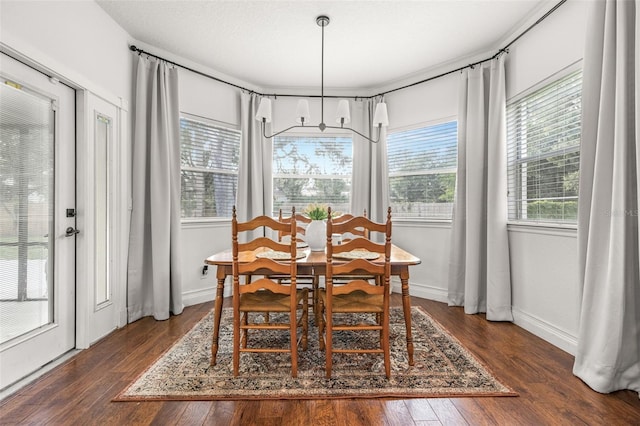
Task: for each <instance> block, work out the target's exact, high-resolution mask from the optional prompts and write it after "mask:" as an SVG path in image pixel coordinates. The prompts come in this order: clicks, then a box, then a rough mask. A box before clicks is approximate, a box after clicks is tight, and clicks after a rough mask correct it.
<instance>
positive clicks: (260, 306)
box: [231, 206, 309, 377]
mask: <svg viewBox="0 0 640 426" xmlns="http://www.w3.org/2000/svg"><path fill="white" fill-rule="evenodd" d="M258 228H263V229H264V230H265V231H267V230H272V232H280V231H285V230H288V231H289V232H290V234H291V241H290V242H289V243H287V244H283V243H279V242H277V241H275V240H273V239H272V238H267V237H263V236H261V237H257V238H254V239H253V240H250V241H248V242H243V243H241V242H239V238H238V237H239V235H241V234H242V233H244V232H246V233H247V234H250V231H253V230H255V229H258ZM231 229H232V246H233V374H234V376H237V375H238V374H239V368H240V354H241V353H242V352H289V353H290V354H291V375H292V376H293V377H296V376H297V371H298V345H299V344H300V343H302V348H303V349H304V350H306V349H307V333H308V324H309V321H308V311H309V307H308V297H309V296H308V290H307V289H297V288H296V278H297V277H296V273H297V266H296V257H297V250H296V221H295V219H294V220H292V221H290V223H282V222H279V221H277V220H275V219H273V218H271V217H268V216H258V217H256V218H254V219H251V220H249V221H247V222H238V220H237V216H236V208H235V206H234V207H233V217H232V223H231ZM272 275H274V276H275V275H277V276H287V278H288V280H287V283H280V282H278V280H274V279H271V278H270V276H272ZM241 277H244V278H246V281H248V282H244V283H241ZM299 312H300V313H299ZM268 313H271V319H268V315H267V314H268ZM274 313H282V314H286V315H278V316H277V317H278V318H277V319H276V320H275V321H273V320H274V315H273V314H274ZM298 313H299V314H298ZM250 314H252V315H250ZM258 314H262V315H258ZM283 318H285V319H283ZM260 319H262V321H260ZM298 328H301V329H302V332H301V336H300V339H298V333H297V329H298ZM249 330H255V331H254V332H252V334H251V335H252V336H254V337H253V338H252V340H251V343H252V344H251V345H249V339H248V333H249ZM270 330H282V331H285V330H286V331H288V332H289V335H290V338H289V346H288V347H279V348H274V347H264V346H259V345H258V346H254V343H256V342H259V341H260V339H259V338H258V336H257V335H258V334H259V333H260V332H268V331H270Z"/></svg>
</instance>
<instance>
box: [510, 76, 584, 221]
mask: <svg viewBox="0 0 640 426" xmlns="http://www.w3.org/2000/svg"><path fill="white" fill-rule="evenodd" d="M581 87H582V71H580V70H579V71H575V72H572V73H571V74H569V75H566V76H565V77H563V78H561V79H559V80H557V81H555V82H553V83H551V84H549V85H547V86H545V87H543V88H541V89H539V90H537V91H535V92H533V93H531V94H529V95H527V96H525V97H523V98H521V99H519V100H517V101H515V102H511V103H510V104H509V105H508V106H507V145H508V147H507V158H508V164H509V168H508V175H509V219H511V220H522V221H534V222H561V223H562V222H564V223H575V222H576V221H577V210H578V167H579V163H580V124H581V122H580V113H581Z"/></svg>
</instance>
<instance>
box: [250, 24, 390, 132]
mask: <svg viewBox="0 0 640 426" xmlns="http://www.w3.org/2000/svg"><path fill="white" fill-rule="evenodd" d="M316 23H317V24H318V25H319V26H320V27H321V28H322V50H321V69H320V75H321V82H320V100H321V109H320V111H321V114H320V124H318V125H317V127H318V129H320V131H322V132H324V130H325V129H344V130H350V131H352V132H354V133H357V134H358V135H360V136H362V137H363V138H365V139H367V140H368V141H370V142H373V143H377V142H378V140H380V134H381V131H382V126H385V127H386V126H388V125H389V117H388V115H387V104H386V103H384V102H380V103H378V104H377V105H376V110H375V113H374V115H373V125H374V126H375V127H377V128H378V137H377V138H376V139H371V138H370V137H368V136H365V135H363V134H362V133H360V132H358V131H357V130H354V129H352V128H351V127H345V124H349V123H350V122H351V113H350V112H349V101H348V100H346V99H341V100H340V101H339V102H338V110H337V112H336V123H339V124H340V126H327V125H326V124H325V122H324V27H326V26H327V25H329V17H328V16H324V15H321V16H318V17H317V18H316ZM256 120H258V121H260V122H262V134H263V135H264V137H265V138H267V139H269V138H272V137H274V136H277V135H279V134H281V133H284V132H287V131H289V130H291V129H297V128H301V127H306V128H308V127H311V126H310V125H306V126H305V124H308V123H309V121H310V120H311V114H310V113H309V101H308V100H307V99H300V100H299V101H298V106H297V107H296V122H297V123H298V124H299V125H294V126H291V127H288V128H286V129H284V130H281V131H279V132H276V133H273V134H271V135H269V136H267V133H266V129H265V127H266V123H271V99H269V98H264V97H263V98H262V99H261V100H260V105H259V106H258V112H257V114H256Z"/></svg>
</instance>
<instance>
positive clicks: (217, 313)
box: [211, 265, 226, 366]
mask: <svg viewBox="0 0 640 426" xmlns="http://www.w3.org/2000/svg"><path fill="white" fill-rule="evenodd" d="M216 277H217V279H218V289H217V292H216V304H215V307H214V309H213V337H212V340H211V365H212V366H214V365H216V356H217V355H218V336H219V334H220V320H221V318H222V302H223V298H224V280H225V278H226V272H225V268H224V266H222V265H219V266H218V271H217V275H216Z"/></svg>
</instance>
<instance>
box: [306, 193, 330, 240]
mask: <svg viewBox="0 0 640 426" xmlns="http://www.w3.org/2000/svg"><path fill="white" fill-rule="evenodd" d="M303 213H304V214H305V216H307V217H308V218H309V219H311V222H310V223H309V225H307V230H306V232H305V241H306V242H307V244H309V248H310V249H311V251H323V250H324V248H325V246H326V244H327V223H326V220H327V218H328V217H329V206H327V205H326V204H323V203H311V204H309V205H308V206H307V208H306V209H305V210H304V212H303Z"/></svg>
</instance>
